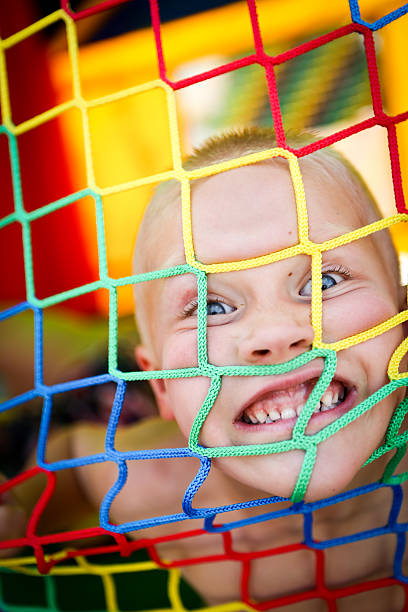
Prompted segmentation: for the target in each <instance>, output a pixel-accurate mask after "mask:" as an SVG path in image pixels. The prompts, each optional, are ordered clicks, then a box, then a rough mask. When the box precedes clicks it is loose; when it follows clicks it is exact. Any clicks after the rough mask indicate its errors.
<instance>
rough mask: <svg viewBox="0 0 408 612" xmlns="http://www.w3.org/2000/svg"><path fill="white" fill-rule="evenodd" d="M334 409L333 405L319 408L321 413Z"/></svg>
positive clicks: (323, 405)
mask: <svg viewBox="0 0 408 612" xmlns="http://www.w3.org/2000/svg"><path fill="white" fill-rule="evenodd" d="M334 407H335V405H334V404H332V405H331V406H325V404H322V407H321V409H320V410H321V411H322V412H326V411H327V410H331V409H332V408H334Z"/></svg>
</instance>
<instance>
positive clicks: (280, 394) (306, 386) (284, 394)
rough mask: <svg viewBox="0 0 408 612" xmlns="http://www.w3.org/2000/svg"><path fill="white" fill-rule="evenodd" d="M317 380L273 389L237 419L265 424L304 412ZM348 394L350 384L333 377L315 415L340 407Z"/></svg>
mask: <svg viewBox="0 0 408 612" xmlns="http://www.w3.org/2000/svg"><path fill="white" fill-rule="evenodd" d="M317 381H318V378H313V379H310V380H308V381H305V382H303V383H300V384H298V385H295V386H293V387H290V388H288V389H279V390H273V391H269V392H267V393H265V394H263V395H261V397H259V398H257V399H255V401H253V402H252V403H251V404H249V405H248V406H247V407H245V409H244V410H243V411H242V412H241V414H240V415H239V416H238V418H237V419H236V422H241V423H247V424H248V425H263V424H267V423H276V422H277V421H285V420H288V419H293V418H297V417H298V416H300V414H301V413H302V410H303V409H304V407H305V404H306V402H307V399H308V397H309V395H310V393H311V392H312V390H313V388H314V386H315V385H316V383H317ZM348 393H349V391H348V389H347V387H346V386H345V385H344V384H343V383H342V382H340V381H339V380H332V381H331V383H330V385H329V387H328V388H327V389H326V391H325V392H324V394H323V395H322V397H321V399H320V401H319V403H318V404H317V405H316V406H315V409H314V411H313V414H318V413H319V412H327V411H329V410H333V409H334V408H337V407H338V406H340V405H341V404H342V403H343V402H344V401H345V399H346V397H347V396H348Z"/></svg>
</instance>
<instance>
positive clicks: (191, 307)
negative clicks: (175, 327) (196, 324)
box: [180, 299, 198, 319]
mask: <svg viewBox="0 0 408 612" xmlns="http://www.w3.org/2000/svg"><path fill="white" fill-rule="evenodd" d="M197 308H198V300H197V299H195V300H191V302H189V303H188V304H187V306H184V308H183V310H182V312H181V314H180V319H186V318H187V317H189V316H190V315H191V314H192V313H193V312H194V311H195V310H196V309H197Z"/></svg>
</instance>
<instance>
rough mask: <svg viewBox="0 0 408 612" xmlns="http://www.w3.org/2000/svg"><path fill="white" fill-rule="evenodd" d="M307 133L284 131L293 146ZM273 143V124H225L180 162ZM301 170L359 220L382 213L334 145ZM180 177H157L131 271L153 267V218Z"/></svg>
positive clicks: (159, 217)
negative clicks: (341, 192) (339, 191)
mask: <svg viewBox="0 0 408 612" xmlns="http://www.w3.org/2000/svg"><path fill="white" fill-rule="evenodd" d="M316 138H317V137H316V136H315V135H314V134H312V133H310V132H309V133H305V132H288V134H287V140H288V146H290V147H291V148H292V149H298V148H301V147H303V146H306V145H308V144H310V143H312V142H314V141H315V140H316ZM276 146H277V143H276V137H275V133H274V131H273V129H270V128H261V127H247V128H243V129H239V130H235V129H234V130H230V131H227V132H224V133H222V134H220V135H218V136H213V137H211V138H209V139H208V140H206V141H205V142H204V143H203V144H202V146H200V147H198V148H196V149H194V151H193V153H192V154H191V155H190V156H189V157H188V158H187V159H186V160H185V162H184V164H183V166H184V168H185V169H186V170H195V169H197V168H203V167H207V166H211V165H213V164H217V163H219V162H223V161H228V160H231V159H234V158H238V157H241V156H244V155H248V154H250V153H257V152H260V151H265V150H266V149H272V148H274V147H276ZM259 163H262V164H273V165H275V166H276V165H281V166H282V167H284V168H288V166H287V161H286V160H285V159H283V158H280V157H275V158H273V159H270V160H266V161H263V162H259ZM299 165H300V168H301V171H302V172H303V171H305V170H312V171H315V172H316V173H317V174H318V176H320V177H321V178H322V179H324V178H326V179H327V178H328V179H330V180H331V181H333V182H335V183H337V184H338V185H340V187H341V188H343V189H344V188H346V189H347V192H348V195H349V196H350V198H351V199H352V200H353V203H354V204H355V206H356V207H357V209H358V212H359V215H360V219H361V225H362V226H364V225H366V224H369V223H373V222H374V221H377V220H378V219H381V217H382V215H381V212H380V210H379V208H378V205H377V203H376V201H375V199H374V197H373V196H372V194H371V192H370V190H369V189H368V187H367V185H366V183H365V182H364V180H363V179H362V177H361V176H360V174H359V173H358V172H357V170H356V169H355V168H354V166H352V165H351V164H350V162H348V161H347V160H346V159H345V158H344V157H343V156H342V155H341V154H340V153H338V152H337V151H334V150H333V149H329V148H324V149H320V150H318V151H315V152H313V153H311V154H309V155H307V156H305V157H302V158H300V159H299ZM210 178H211V177H208V178H202V179H198V180H195V181H191V186H192V190H194V184H196V183H198V182H201V181H206V180H209V179H210ZM180 194H181V191H180V183H179V182H178V181H177V180H170V181H166V182H164V183H161V184H160V185H159V186H158V187H157V188H156V190H155V192H154V194H153V197H152V199H151V201H150V203H149V205H148V207H147V209H146V211H145V214H144V217H143V220H142V223H141V226H140V229H139V233H138V237H137V241H136V247H135V252H134V259H133V266H134V272H135V273H144V272H150V271H152V270H153V269H154V267H153V261H151V260H150V259H149V258H150V257H153V255H154V244H155V240H154V236H155V233H156V232H157V224H158V223H160V224H162V225H164V224H165V223H166V222H167V220H168V218H169V215H170V213H171V212H173V213H174V206H176V205H177V204H178V203H179V202H180V198H181V195H180ZM377 233H378V232H377ZM377 233H375V234H373V238H374V240H376V241H377V243H378V245H377V246H378V247H379V248H380V249H381V250H382V251H383V252H384V254H385V256H386V257H388V258H391V262H392V264H391V265H392V268H391V269H392V270H393V272H395V274H396V277H397V279H398V284H399V263H398V257H397V254H396V252H395V248H394V246H393V243H392V240H391V237H390V234H389V232H388V230H383V231H382V234H383V237H382V240H378V237H377ZM135 297H136V301H137V302H138V308H137V311H138V312H137V319H138V323H139V329H140V331H141V333H142V335H143V333H144V329H145V327H146V325H145V320H144V318H145V316H144V313H143V299H142V295H141V285H135Z"/></svg>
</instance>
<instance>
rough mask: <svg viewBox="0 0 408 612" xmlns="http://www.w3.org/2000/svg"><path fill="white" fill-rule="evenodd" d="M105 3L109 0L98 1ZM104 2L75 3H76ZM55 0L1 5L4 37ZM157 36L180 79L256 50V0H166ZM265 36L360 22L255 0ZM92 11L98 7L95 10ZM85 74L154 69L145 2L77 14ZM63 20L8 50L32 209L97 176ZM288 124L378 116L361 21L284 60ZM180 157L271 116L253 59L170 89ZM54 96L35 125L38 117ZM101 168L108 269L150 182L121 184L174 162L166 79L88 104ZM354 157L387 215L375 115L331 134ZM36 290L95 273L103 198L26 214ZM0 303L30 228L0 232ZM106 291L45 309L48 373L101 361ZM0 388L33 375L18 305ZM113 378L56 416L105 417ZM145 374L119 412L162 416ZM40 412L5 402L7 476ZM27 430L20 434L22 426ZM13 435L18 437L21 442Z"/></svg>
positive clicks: (401, 241) (383, 34) (29, 324)
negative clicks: (356, 127)
mask: <svg viewBox="0 0 408 612" xmlns="http://www.w3.org/2000/svg"><path fill="white" fill-rule="evenodd" d="M99 4H100V2H99ZM401 4H402V2H399V1H396V0H360V2H359V5H360V10H361V16H362V18H363V19H366V20H367V21H370V22H372V21H375V20H376V19H378V18H381V17H382V16H383V15H385V14H387V13H389V12H390V11H392V10H394V9H396V8H398V7H399V6H401ZM97 5H98V1H97V0H82V1H80V0H78V1H73V0H72V1H71V3H70V7H71V9H72V11H73V12H75V13H77V14H79V15H80V14H81V13H82V12H84V11H87V10H88V9H92V8H93V7H96V6H97ZM59 8H60V2H58V1H57V0H46V1H44V0H14V1H13V2H8V3H6V2H0V36H1V38H2V39H7V38H9V37H12V36H13V35H14V34H15V33H17V32H18V31H20V30H21V29H22V28H24V27H26V26H29V25H30V24H32V23H34V22H36V21H38V20H39V19H43V18H46V17H47V16H49V15H51V14H52V13H53V12H54V11H57V10H59ZM159 9H160V18H161V22H162V32H161V33H162V43H163V53H164V59H165V64H166V68H167V76H168V78H169V79H171V80H172V81H178V80H180V79H185V78H187V77H189V76H192V75H195V74H197V73H201V72H204V71H206V70H210V69H212V68H216V67H218V66H222V65H223V64H226V63H228V62H230V61H233V60H235V59H238V58H244V57H246V56H248V55H251V54H252V53H254V42H253V34H252V29H251V23H250V18H249V12H248V7H247V4H246V2H244V1H242V2H232V1H225V0H224V1H223V0H189V2H185V1H183V0H178V1H176V0H161V2H159ZM257 9H258V16H259V21H260V27H261V34H262V37H263V41H264V45H265V49H266V51H267V53H269V54H272V55H277V54H279V53H282V52H283V51H286V50H288V49H291V48H292V47H294V46H297V45H299V44H301V43H302V42H305V41H307V40H311V39H313V38H316V37H318V36H320V35H321V34H325V33H327V32H330V31H332V30H334V29H336V28H339V27H341V26H343V25H346V24H348V23H350V21H351V17H350V9H349V4H348V1H347V0H331V2H327V1H326V0H312V1H311V2H308V3H305V2H304V0H258V2H257ZM91 12H92V11H91ZM76 31H77V35H78V41H79V56H78V68H79V80H80V84H81V88H82V89H81V91H82V97H83V99H85V100H87V101H89V100H94V99H97V98H100V97H103V96H106V95H110V94H112V93H114V92H118V91H122V90H126V89H128V88H132V87H135V86H138V85H141V84H143V83H146V82H150V81H154V80H155V79H158V77H159V71H158V61H157V52H156V46H155V41H154V35H153V30H152V27H151V18H150V11H149V3H148V0H132V1H130V2H119V3H117V4H116V6H114V7H112V8H110V9H109V10H104V11H101V12H97V13H95V14H93V15H91V16H89V17H85V18H81V19H78V20H77V21H76ZM67 36H68V34H67V27H66V24H65V22H64V20H63V19H58V20H56V21H54V22H53V23H51V24H50V25H48V26H47V27H45V28H42V29H40V31H38V32H37V33H35V34H33V35H32V36H30V37H28V38H26V39H24V40H22V41H20V42H18V43H17V44H15V45H12V46H10V47H9V48H8V49H7V50H6V51H5V64H6V67H7V73H8V79H9V90H10V107H11V117H12V121H13V123H14V125H16V126H23V127H22V129H21V130H20V132H19V133H18V135H17V145H18V149H19V156H20V171H21V183H22V196H23V202H24V207H25V209H26V210H27V211H33V210H36V209H38V208H40V207H42V206H44V205H46V204H49V203H50V202H54V201H55V200H58V199H59V198H63V197H65V196H67V195H69V194H72V193H75V192H77V191H80V190H81V189H84V188H86V187H87V174H86V163H85V152H84V131H83V122H82V117H81V108H80V105H79V104H77V105H76V104H73V105H72V104H71V105H70V104H69V102H70V101H71V100H72V99H73V97H74V95H75V94H74V85H73V83H74V74H73V69H72V68H73V67H72V61H71V59H70V55H69V53H68V38H67ZM407 36H408V17H407V16H405V17H402V18H400V19H398V20H397V21H394V22H392V23H391V24H389V25H387V26H386V27H384V28H382V29H381V30H380V31H378V32H377V33H376V34H375V42H376V50H377V57H378V61H379V69H380V79H381V88H382V95H383V99H384V103H385V109H386V111H387V112H388V113H390V114H398V113H401V112H403V111H406V110H407V100H408V65H407V62H406V40H407ZM276 77H277V86H278V93H279V100H280V104H281V110H282V115H283V123H284V128H285V130H286V131H287V130H289V129H291V128H297V129H302V128H306V129H308V130H312V131H313V132H314V133H315V134H316V138H319V137H322V136H324V135H328V134H332V133H334V132H337V131H339V130H340V129H342V128H345V127H348V126H351V125H353V124H355V123H357V122H360V121H363V120H364V119H367V118H369V117H372V115H373V109H372V100H371V93H370V83H369V79H368V71H367V63H366V57H365V52H364V47H363V39H362V37H361V36H360V35H358V34H349V35H347V36H344V37H342V38H339V39H336V40H335V41H333V42H330V43H329V44H326V45H324V46H321V47H318V48H317V49H314V50H312V51H309V52H307V53H305V54H303V55H301V56H299V57H298V58H295V59H291V60H289V61H287V62H285V63H282V64H280V65H279V66H278V67H277V70H276ZM176 104H177V111H178V123H179V130H180V135H181V141H182V149H183V154H188V153H189V152H191V151H192V149H193V148H194V146H196V145H197V144H199V143H201V142H202V140H203V139H205V138H207V137H208V136H211V135H212V134H215V133H218V132H220V131H221V130H224V129H228V128H232V127H243V126H247V125H262V126H272V125H273V121H272V115H271V110H270V105H269V98H268V92H267V85H266V79H265V72H264V69H263V68H262V67H261V66H259V65H257V64H255V65H251V66H246V67H242V68H239V69H237V70H234V71H232V72H229V73H227V74H225V75H222V76H218V77H215V78H212V79H210V80H208V81H204V82H203V83H200V84H195V85H190V86H188V87H186V88H182V89H178V90H177V92H176ZM58 105H65V106H66V110H64V109H65V106H63V107H62V109H63V110H62V112H60V113H58V114H56V113H54V114H52V113H51V114H50V117H49V118H48V119H47V120H46V121H44V122H42V123H41V124H40V125H38V126H35V127H33V128H31V127H30V123H29V122H30V120H31V119H32V118H33V117H35V116H37V115H38V114H41V113H44V112H47V111H50V110H52V109H54V108H55V107H57V106H58ZM88 116H89V134H90V141H91V142H90V145H91V149H92V158H93V165H94V175H95V181H96V184H97V186H98V187H99V188H102V189H105V190H106V191H108V192H109V189H110V188H112V189H111V192H110V193H107V194H105V195H103V197H102V202H103V214H104V222H105V231H106V247H107V260H108V272H109V274H110V276H111V277H113V278H119V277H122V276H128V275H130V274H131V256H132V250H133V245H134V242H135V238H136V234H137V229H138V225H139V223H140V219H141V217H142V215H143V211H144V209H145V207H146V204H147V202H148V201H149V198H150V196H151V193H152V190H153V186H152V185H148V186H143V187H137V188H133V189H129V190H126V191H122V192H119V193H116V192H115V190H114V186H115V185H120V184H122V183H126V182H128V181H132V180H134V179H138V178H142V177H146V176H149V175H154V174H156V173H160V172H164V171H166V170H170V169H171V168H172V158H171V146H170V134H169V127H168V108H167V100H166V96H165V94H164V91H163V89H162V88H159V87H158V88H155V89H154V88H150V89H147V90H146V91H145V92H143V93H137V94H136V93H134V94H131V95H129V96H127V97H123V98H121V99H118V100H111V101H109V103H107V104H104V105H101V106H95V107H93V108H91V109H90V110H89V112H88ZM397 137H398V145H399V150H400V156H401V166H402V173H403V187H404V190H405V193H406V194H407V185H408V183H407V181H408V173H407V168H408V130H407V127H406V125H405V123H403V124H399V125H398V126H397ZM336 146H337V147H338V148H339V149H340V150H342V151H343V153H345V154H346V156H347V157H349V158H350V159H351V161H352V162H353V163H354V164H355V165H356V166H357V168H358V169H359V170H360V172H361V173H362V175H363V176H364V178H365V179H366V181H367V183H368V185H369V187H370V189H371V190H372V192H373V193H374V194H375V196H376V198H377V200H378V202H379V204H380V207H381V209H382V211H383V213H384V215H390V214H393V213H394V212H395V202H394V195H393V185H392V179H391V173H390V161H389V153H388V145H387V131H386V129H385V128H383V127H380V126H376V127H373V128H370V129H368V130H365V131H363V132H360V133H359V134H356V135H354V136H351V137H349V138H347V139H345V140H344V141H342V142H341V143H339V144H338V145H336ZM0 180H1V185H2V198H1V200H0V216H1V217H5V216H6V215H8V214H10V213H11V212H12V211H13V210H14V203H13V189H12V180H11V166H10V161H9V143H8V138H7V136H6V134H4V133H2V134H0ZM31 232H32V244H33V268H34V282H35V288H36V295H37V297H39V298H45V297H48V296H50V295H53V294H56V293H59V292H62V291H66V290H69V289H72V288H74V287H78V286H80V285H83V284H85V283H89V282H92V281H94V280H97V279H98V278H99V269H98V248H97V238H96V221H95V203H94V200H93V198H92V197H90V196H87V197H82V198H79V199H78V200H76V201H74V202H73V203H72V204H70V205H69V206H66V207H64V208H62V209H59V210H58V211H55V212H54V213H52V214H49V215H47V216H44V217H39V218H38V219H36V220H35V221H32V223H31ZM394 239H395V241H396V244H397V246H398V249H399V251H400V253H401V262H402V273H403V276H404V278H406V277H407V275H408V266H407V258H408V256H407V254H406V252H408V240H407V233H406V230H405V228H404V227H402V226H401V227H400V226H397V227H396V229H395V231H394ZM0 257H1V262H2V264H1V266H0V268H1V270H0V279H1V280H0V301H1V305H2V310H3V309H4V308H6V307H8V306H10V305H13V304H17V303H19V302H21V301H24V300H25V298H26V294H25V272H24V259H23V247H22V235H21V226H20V224H19V223H11V224H10V225H7V226H6V227H3V228H2V229H1V230H0ZM107 293H108V292H107V291H106V290H98V291H94V292H91V293H89V294H86V295H84V296H81V297H78V298H75V299H70V300H68V301H66V302H64V303H63V304H61V305H59V306H50V307H48V308H45V309H44V382H45V383H46V384H54V383H57V382H65V381H67V380H71V379H74V378H79V377H83V376H93V375H96V374H99V373H104V372H106V371H107V348H106V346H107V334H108V328H107V315H108V294H107ZM118 308H119V315H120V319H119V367H120V368H121V369H123V370H134V369H136V368H137V364H136V363H135V361H134V358H133V346H134V345H135V343H136V342H137V330H136V329H135V325H134V322H133V316H132V311H133V299H132V290H131V286H124V287H122V288H120V290H119V294H118ZM0 338H1V347H0V399H9V398H10V397H15V396H18V395H20V394H22V393H24V392H25V391H27V390H29V389H32V388H33V377H34V374H33V372H34V332H33V315H32V313H31V312H24V313H21V314H19V315H16V316H14V317H12V318H10V319H7V320H5V321H0ZM113 393H114V389H113V386H110V385H109V384H108V385H101V387H100V388H99V390H97V389H96V388H92V389H91V390H80V391H78V392H75V393H73V392H71V393H66V394H60V395H61V397H59V396H55V406H54V413H55V422H56V423H68V422H72V420H77V419H78V418H86V419H91V420H92V419H96V420H103V421H106V419H107V418H108V416H109V410H110V406H111V404H112V401H113ZM154 410H155V408H154V404H153V400H152V398H151V395H150V392H149V388H148V385H147V384H145V383H143V384H141V383H137V384H136V383H133V386H132V385H130V387H129V393H128V395H127V404H126V407H125V410H124V414H123V417H122V418H123V421H124V422H131V421H133V420H135V419H138V418H144V417H145V416H147V415H149V414H152V413H154ZM40 412H41V406H40V403H39V402H38V401H37V400H32V401H31V402H27V403H25V404H21V405H20V406H19V407H18V408H16V409H13V411H6V412H5V413H3V414H1V415H0V471H5V472H8V473H12V472H13V471H15V470H17V469H19V465H16V464H14V463H13V461H14V460H11V459H10V457H11V451H12V448H13V447H14V446H15V444H16V440H17V441H18V440H20V439H21V445H22V446H24V447H26V446H27V444H28V443H27V441H30V440H31V442H30V444H33V443H34V442H33V433H32V432H33V431H34V430H35V429H36V427H37V425H36V424H37V423H38V419H39V416H40ZM19 436H20V437H19ZM17 443H18V442H17Z"/></svg>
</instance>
